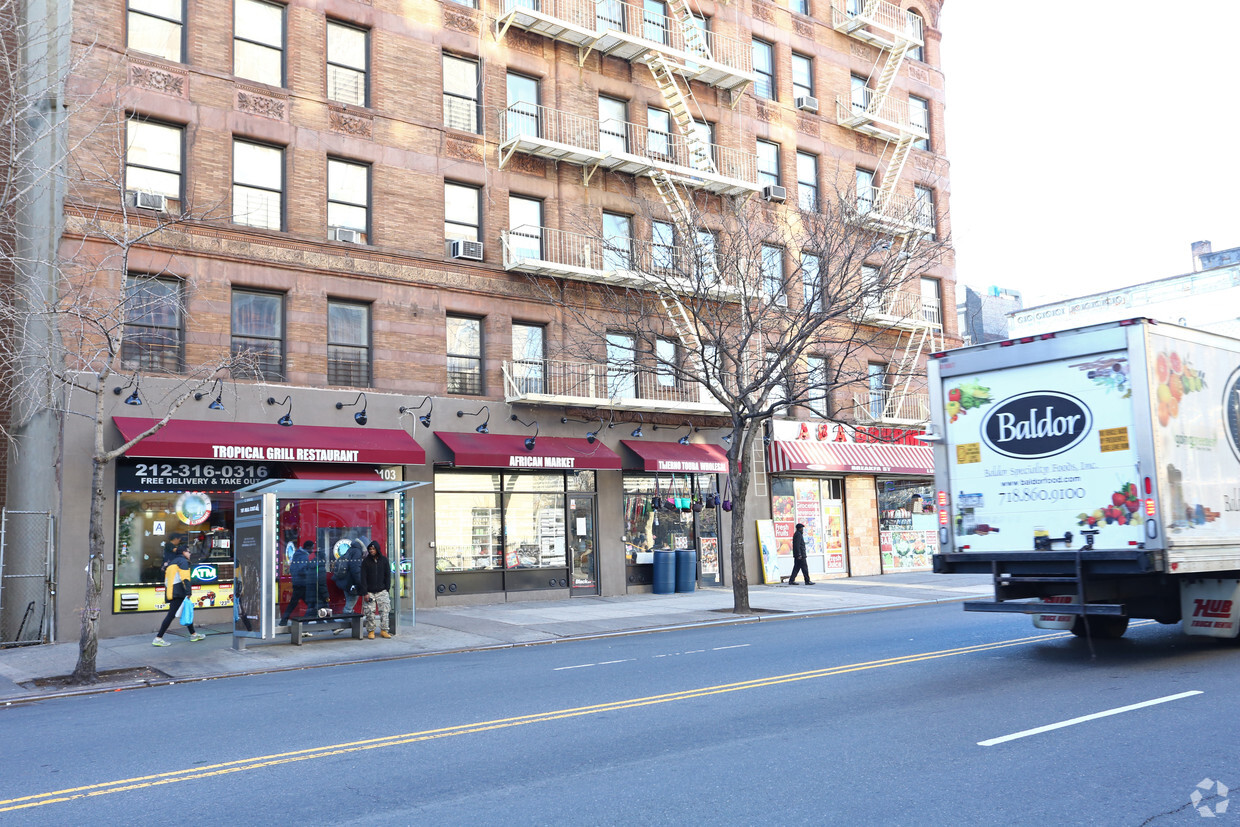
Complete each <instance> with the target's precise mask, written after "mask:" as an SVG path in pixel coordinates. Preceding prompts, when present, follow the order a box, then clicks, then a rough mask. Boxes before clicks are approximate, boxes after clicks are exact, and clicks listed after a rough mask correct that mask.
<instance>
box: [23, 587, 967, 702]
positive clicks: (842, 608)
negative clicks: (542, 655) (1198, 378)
mask: <svg viewBox="0 0 1240 827" xmlns="http://www.w3.org/2000/svg"><path fill="white" fill-rule="evenodd" d="M989 594H991V579H990V576H989V575H968V574H958V575H942V574H929V573H908V574H887V575H881V576H877V577H850V578H844V579H838V580H820V581H818V582H815V583H814V585H812V586H802V585H797V586H751V587H750V590H749V604H750V606H751V607H753V608H754V609H756V610H764V611H762V612H760V613H759V614H755V615H745V616H742V615H735V614H732V613H731V611H730V609H731V608H732V590H731V589H699V590H698V591H696V592H693V593H691V594H675V595H655V594H630V595H622V596H619V597H584V598H572V599H569V600H546V601H544V600H535V601H524V602H517V603H497V604H490V605H481V606H454V607H446V608H435V609H419V610H418V612H417V623H416V625H413V626H410V625H409V621H410V614H409V612H408V611H406V612H405V615H404V618H403V622H402V626H401V629H400V633H399V634H398V635H397V636H396V637H394V638H392V639H391V640H382V639H377V640H373V641H372V640H361V641H357V640H353V639H352V638H351V637H349V636H348V635H347V633H346V634H342V635H340V636H339V637H334V636H333V635H332V634H331V633H330V632H327V631H323V632H315V633H314V636H313V638H312V639H307V640H306V641H305V644H304V645H302V646H291V645H289V643H288V638H287V637H284V636H281V637H278V638H276V640H275V641H271V642H263V643H255V644H251V645H250V646H249V647H248V648H246V649H245V650H244V651H238V650H235V649H233V648H232V628H231V625H229V626H226V627H214V628H213V627H209V626H208V627H206V628H202V627H200V631H204V632H205V633H206V634H207V639H206V640H204V641H199V642H195V643H190V642H189V640H188V637H187V636H185V635H184V634H183V630H181V634H180V635H178V634H174V633H173V632H172V631H169V633H168V634H167V635H166V636H165V637H166V638H167V639H168V640H169V641H170V642H171V643H172V644H173V645H172V646H169V647H166V648H159V647H155V646H152V645H151V640H152V638H153V637H154V633H153V632H152V633H151V634H144V635H131V636H129V637H123V638H110V639H107V640H101V641H100V642H99V655H98V660H97V666H98V669H99V672H101V673H103V672H109V671H113V670H129V669H140V668H143V667H145V668H147V669H149V670H158V671H157V672H155V671H152V672H151V673H150V674H149V675H148V676H145V677H142V678H131V679H129V680H128V681H127V682H120V683H118V682H115V681H113V682H104V683H100V684H99V685H97V686H94V687H83V688H64V687H40V686H38V685H36V683H35V682H36V681H37V680H39V679H44V678H51V677H57V676H61V675H67V674H69V673H70V672H72V671H73V667H74V665H75V664H76V663H77V655H78V644H77V642H76V641H74V642H72V643H57V644H52V645H47V646H25V647H18V648H14V649H4V650H0V705H2V704H6V703H15V702H22V701H30V700H37V699H39V698H46V697H57V696H64V695H73V694H83V693H89V692H100V691H113V690H116V689H118V688H125V687H140V686H151V685H158V684H161V683H168V682H170V681H172V682H178V681H186V680H208V679H211V678H219V677H228V676H233V675H246V674H254V673H259V672H270V671H277V670H285V669H306V668H312V667H317V666H330V665H333V664H341V663H357V662H364V661H373V660H388V659H394V658H407V657H418V656H421V655H431V654H441V653H446V652H460V651H468V650H475V649H487V648H497V647H508V646H528V645H535V644H541V643H554V642H556V641H563V640H571V639H580V638H588V637H598V636H606V635H623V634H638V633H642V632H652V631H658V630H664V629H674V628H679V627H685V626H693V625H700V624H721V623H754V622H760V621H770V620H777V619H783V618H789V617H804V616H806V615H814V614H830V613H838V612H857V611H868V610H874V609H886V608H895V607H900V606H914V605H921V604H926V603H942V602H949V601H958V600H964V599H966V598H969V597H974V596H979V595H981V596H985V595H989ZM153 617H155V616H153ZM155 619H156V620H157V619H158V618H155ZM180 628H181V627H179V626H174V627H173V629H174V630H175V629H180ZM311 628H313V627H311ZM160 673H162V675H161V674H160ZM163 676H167V677H163Z"/></svg>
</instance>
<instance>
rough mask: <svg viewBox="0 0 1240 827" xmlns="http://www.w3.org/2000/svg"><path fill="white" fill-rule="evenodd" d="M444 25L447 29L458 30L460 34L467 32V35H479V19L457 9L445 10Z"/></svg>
mask: <svg viewBox="0 0 1240 827" xmlns="http://www.w3.org/2000/svg"><path fill="white" fill-rule="evenodd" d="M443 25H444V28H445V29H456V30H457V31H458V32H465V33H466V34H477V33H478V18H477V17H475V16H474V15H472V14H468V13H465V12H461V11H457V10H456V9H449V8H447V7H445V8H444V10H443Z"/></svg>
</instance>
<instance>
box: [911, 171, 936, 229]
mask: <svg viewBox="0 0 1240 827" xmlns="http://www.w3.org/2000/svg"><path fill="white" fill-rule="evenodd" d="M913 199H914V204H915V209H916V210H917V228H918V229H919V230H922V231H924V232H926V233H929V235H930V238H931V239H934V238H936V237H937V235H936V225H937V224H938V216H937V214H936V213H935V209H934V190H932V189H930V188H929V187H923V186H921V185H920V184H918V185H916V186H914V187H913Z"/></svg>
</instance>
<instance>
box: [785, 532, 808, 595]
mask: <svg viewBox="0 0 1240 827" xmlns="http://www.w3.org/2000/svg"><path fill="white" fill-rule="evenodd" d="M798 571H799V572H801V574H802V575H804V579H805V585H807V586H812V585H814V583H813V581H812V580H810V579H809V565H808V564H807V563H806V562H805V523H797V530H796V533H795V534H793V535H792V574H790V575H788V585H789V586H791V585H793V581H794V580H796V579H797V572H798Z"/></svg>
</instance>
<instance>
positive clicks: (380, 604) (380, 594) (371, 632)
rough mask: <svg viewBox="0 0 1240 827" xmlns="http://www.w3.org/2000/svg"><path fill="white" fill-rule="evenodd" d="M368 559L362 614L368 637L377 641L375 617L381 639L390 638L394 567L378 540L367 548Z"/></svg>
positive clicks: (363, 570)
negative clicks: (390, 590) (391, 590)
mask: <svg viewBox="0 0 1240 827" xmlns="http://www.w3.org/2000/svg"><path fill="white" fill-rule="evenodd" d="M366 552H367V553H366V557H365V559H364V560H362V594H363V595H365V597H364V598H363V599H362V612H363V613H364V614H365V616H366V617H365V621H366V637H368V638H369V639H370V640H374V639H375V619H376V618H375V616H376V615H378V622H379V637H382V638H390V637H391V634H389V633H388V615H389V614H390V613H391V611H392V597H391V595H390V594H389V593H388V590H389V589H390V588H391V587H392V567H391V565H389V564H388V559H387V557H385V556H384V555H383V550H382V549H380V548H379V543H378V541H376V540H371V541H370V544H369V545H367V546H366Z"/></svg>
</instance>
